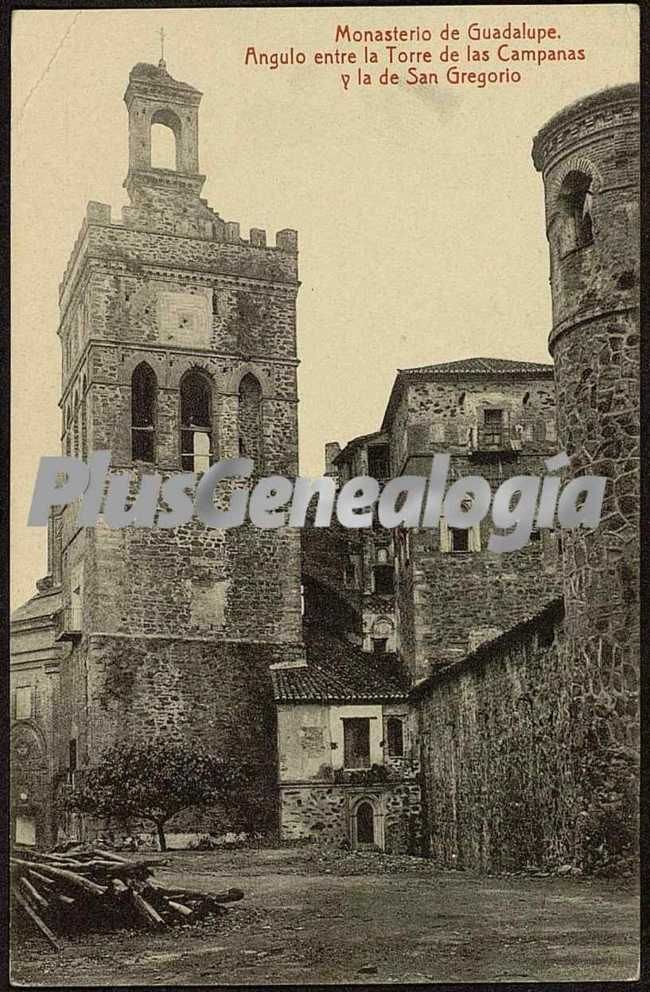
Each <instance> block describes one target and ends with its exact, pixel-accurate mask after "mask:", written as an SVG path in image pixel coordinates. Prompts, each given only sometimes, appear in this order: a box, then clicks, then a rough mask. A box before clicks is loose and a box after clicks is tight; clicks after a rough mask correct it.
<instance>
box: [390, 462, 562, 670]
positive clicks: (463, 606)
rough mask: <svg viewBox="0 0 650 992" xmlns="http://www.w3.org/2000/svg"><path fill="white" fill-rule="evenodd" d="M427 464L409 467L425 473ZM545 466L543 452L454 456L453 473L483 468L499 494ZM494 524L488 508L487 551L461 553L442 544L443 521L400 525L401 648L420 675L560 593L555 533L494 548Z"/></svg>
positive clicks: (483, 545) (483, 528)
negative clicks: (477, 635)
mask: <svg viewBox="0 0 650 992" xmlns="http://www.w3.org/2000/svg"><path fill="white" fill-rule="evenodd" d="M545 446H546V447H547V450H549V445H548V443H546V445H545ZM549 453H552V447H551V448H550V450H549ZM423 466H424V462H423V464H422V466H415V465H414V466H413V467H412V468H411V469H410V471H411V472H413V471H414V469H415V472H414V474H421V473H422V472H424V471H425V468H424V467H423ZM427 471H428V469H427ZM544 472H545V469H544V465H543V460H542V458H541V457H540V456H539V455H537V456H534V455H528V453H526V454H522V455H520V456H517V457H516V458H514V459H513V458H510V459H503V460H498V461H495V460H492V461H490V462H482V461H480V460H478V461H476V460H474V459H470V458H468V457H467V456H457V455H453V456H452V462H451V472H450V477H451V478H454V479H455V478H460V477H462V476H467V475H481V476H483V478H485V479H486V480H487V481H488V482H489V483H490V487H491V489H492V492H493V493H494V492H496V489H497V488H498V486H499V485H500V483H501V482H502V481H503V480H504V479H507V478H508V477H510V476H513V475H538V476H541V475H543V474H544ZM492 529H493V527H492V521H491V517H490V514H489V513H488V515H487V516H486V518H485V519H484V520H483V521H482V523H481V525H480V528H479V530H480V550H471V551H462V552H455V551H441V531H440V528H419V529H414V530H411V531H410V533H408V534H406V533H405V532H404V531H403V530H400V531H399V532H398V535H397V542H398V552H399V553H398V556H397V560H398V563H399V569H398V584H397V606H398V610H399V650H400V655H401V657H402V659H403V660H404V661H405V662H406V664H407V665H408V667H409V670H410V672H411V675H412V678H413V679H414V680H415V679H420V678H426V676H428V675H429V674H430V672H431V670H432V667H435V666H436V665H440V664H444V663H446V662H447V661H449V660H450V659H452V658H454V657H458V656H459V655H460V654H463V653H465V652H466V651H467V650H469V646H470V638H471V636H472V632H473V631H477V630H479V629H480V628H498V629H499V630H501V631H503V630H506V629H507V628H508V627H510V626H512V625H513V624H516V623H518V622H519V621H521V620H524V619H525V618H527V617H530V616H532V615H533V614H534V613H536V612H537V610H539V609H540V608H541V607H542V606H543V605H544V604H545V603H546V602H547V601H548V600H549V599H550V598H552V597H553V595H557V593H558V592H559V590H560V586H561V575H560V570H559V558H558V541H557V536H556V534H555V533H554V532H551V531H549V530H546V531H541V532H539V533H538V534H537V535H535V536H536V538H537V539H536V540H533V541H531V542H530V543H528V544H527V545H526V546H525V547H523V548H521V549H519V550H518V551H511V552H502V553H498V554H497V553H495V552H491V551H488V550H487V545H488V541H489V537H490V533H491V532H492Z"/></svg>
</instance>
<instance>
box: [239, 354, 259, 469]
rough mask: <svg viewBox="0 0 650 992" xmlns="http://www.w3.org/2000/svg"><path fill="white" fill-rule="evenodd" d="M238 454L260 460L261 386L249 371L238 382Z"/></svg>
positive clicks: (256, 462) (256, 465)
mask: <svg viewBox="0 0 650 992" xmlns="http://www.w3.org/2000/svg"><path fill="white" fill-rule="evenodd" d="M239 455H240V457H241V458H252V459H253V462H254V463H255V467H256V468H259V467H260V466H261V461H262V388H261V386H260V384H259V382H258V381H257V379H256V378H255V376H254V375H251V373H250V372H247V373H246V375H245V376H244V377H243V379H242V381H241V382H240V383H239Z"/></svg>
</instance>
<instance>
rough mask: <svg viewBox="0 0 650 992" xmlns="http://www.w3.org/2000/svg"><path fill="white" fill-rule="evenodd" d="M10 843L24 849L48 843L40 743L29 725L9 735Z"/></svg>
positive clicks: (44, 764)
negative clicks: (21, 846)
mask: <svg viewBox="0 0 650 992" xmlns="http://www.w3.org/2000/svg"><path fill="white" fill-rule="evenodd" d="M11 771H12V774H11V819H12V824H11V828H12V829H11V833H12V837H11V839H12V841H13V842H14V843H16V844H21V845H25V846H27V847H34V846H39V845H40V846H42V845H44V844H47V843H49V841H50V836H49V831H48V824H47V799H48V772H47V759H46V756H45V747H44V742H43V740H42V739H41V735H40V733H39V732H37V730H36V729H35V728H34V727H33V726H31V725H30V724H29V723H17V724H15V725H14V727H13V728H12V732H11Z"/></svg>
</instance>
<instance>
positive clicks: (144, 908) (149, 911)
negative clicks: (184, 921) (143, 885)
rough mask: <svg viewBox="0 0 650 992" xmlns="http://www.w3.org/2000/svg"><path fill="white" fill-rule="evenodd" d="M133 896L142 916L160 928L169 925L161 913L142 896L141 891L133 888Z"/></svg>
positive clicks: (134, 903)
mask: <svg viewBox="0 0 650 992" xmlns="http://www.w3.org/2000/svg"><path fill="white" fill-rule="evenodd" d="M131 898H132V900H133V905H134V906H135V907H136V909H137V910H138V912H139V914H140V916H142V917H143V919H145V920H146V921H147V922H148V923H149V925H150V926H151V924H152V923H154V924H155V925H156V926H157V927H160V928H163V927H166V926H167V924H166V923H165V921H164V920H163V918H162V916H161V915H160V913H157V912H156V910H155V909H154V908H153V906H151V905H150V903H148V902H147V900H146V899H143V898H142V896H141V895H140V893H139V892H135V891H134V890H133V889H131Z"/></svg>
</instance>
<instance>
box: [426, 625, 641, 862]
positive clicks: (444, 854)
mask: <svg viewBox="0 0 650 992" xmlns="http://www.w3.org/2000/svg"><path fill="white" fill-rule="evenodd" d="M546 612H547V615H546V617H545V619H544V622H543V623H536V624H530V623H529V624H528V629H524V630H523V632H520V633H516V632H515V633H514V634H512V633H511V635H506V638H505V639H502V643H501V644H500V646H499V647H498V648H497V647H496V646H494V647H489V646H488V645H484V646H483V647H482V648H479V649H478V651H477V652H476V654H475V655H474V656H472V657H471V658H469V659H468V660H467V662H466V663H465V664H464V665H460V666H459V665H456V666H454V667H452V668H450V669H449V670H448V671H446V672H440V673H438V674H437V675H436V676H434V678H433V679H432V680H431V682H430V684H429V685H427V686H425V687H424V689H423V690H422V691H420V692H419V693H418V701H419V707H420V742H421V763H422V791H423V803H424V807H425V814H424V816H425V823H426V835H427V838H426V839H427V841H428V846H429V850H430V853H431V856H432V857H433V858H434V859H435V860H436V861H438V862H439V863H440V864H441V865H445V866H455V867H459V868H471V869H479V870H487V871H501V870H513V869H521V868H524V867H526V866H527V865H537V866H540V867H544V868H547V869H552V868H557V867H559V866H561V865H563V864H567V863H568V864H571V865H572V866H573V867H574V868H578V869H581V870H583V871H585V872H590V871H598V870H605V869H607V868H608V867H611V866H615V867H620V866H621V865H623V866H625V865H626V864H627V863H628V861H629V860H630V858H633V857H634V853H635V849H636V836H635V828H634V815H633V810H634V806H635V804H636V802H637V801H638V800H637V795H636V790H635V787H634V784H633V781H632V780H631V779H630V775H629V771H630V764H631V763H632V764H633V763H634V760H635V738H636V726H635V706H634V700H633V698H631V697H630V693H629V691H628V689H627V685H626V682H627V680H626V671H625V669H626V665H625V660H624V657H623V656H621V655H620V654H618V655H616V654H614V655H610V654H603V655H601V656H600V657H599V658H597V659H592V661H591V664H590V666H589V668H585V666H584V662H583V661H582V660H581V659H577V658H576V657H575V655H574V654H573V652H572V650H571V644H570V641H568V640H567V637H566V632H565V631H564V630H563V628H562V626H561V625H560V623H559V613H558V609H557V607H553V609H551V610H548V611H546ZM524 628H526V625H524ZM594 751H598V752H600V753H601V754H602V755H604V756H605V757H606V759H607V761H606V764H604V765H601V766H599V767H598V768H596V767H595V766H594V764H593V760H592V755H593V753H594Z"/></svg>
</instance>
